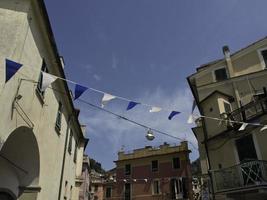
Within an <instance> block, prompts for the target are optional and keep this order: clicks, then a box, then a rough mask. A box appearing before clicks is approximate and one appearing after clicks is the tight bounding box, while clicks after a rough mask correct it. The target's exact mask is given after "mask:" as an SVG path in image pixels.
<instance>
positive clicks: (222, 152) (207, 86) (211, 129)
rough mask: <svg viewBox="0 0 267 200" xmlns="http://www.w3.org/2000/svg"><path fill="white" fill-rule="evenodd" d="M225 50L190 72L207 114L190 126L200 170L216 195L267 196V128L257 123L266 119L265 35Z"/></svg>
mask: <svg viewBox="0 0 267 200" xmlns="http://www.w3.org/2000/svg"><path fill="white" fill-rule="evenodd" d="M223 54H224V58H222V59H219V60H215V61H213V62H210V63H208V64H205V65H202V66H200V67H199V68H197V72H196V73H194V74H192V75H191V76H189V77H188V82H189V84H190V87H191V90H192V93H193V95H194V98H195V100H196V103H197V106H198V108H199V111H200V114H201V115H203V116H206V117H201V118H199V119H198V120H196V122H197V127H195V128H193V132H194V134H195V135H196V137H197V140H198V144H199V151H200V161H201V168H202V173H203V174H207V175H209V177H210V178H211V182H212V186H213V187H212V189H213V191H214V194H215V197H216V199H220V198H222V199H226V198H228V199H267V184H266V181H267V162H266V160H267V145H266V144H267V143H266V141H267V131H266V130H262V131H260V129H262V126H259V124H263V125H264V124H267V115H266V112H267V93H266V89H265V87H266V86H267V81H266V80H267V70H266V69H267V68H266V66H267V38H263V39H261V40H259V41H257V42H255V43H253V44H251V45H249V46H247V47H245V48H243V49H241V50H239V51H237V52H235V53H233V54H231V53H230V51H229V48H228V47H227V46H224V47H223ZM207 117H208V118H207ZM211 118H217V120H216V119H211ZM220 119H222V120H220ZM243 122H245V123H246V124H242V123H243ZM247 123H252V124H248V125H247ZM253 123H254V125H253ZM242 125H243V126H242ZM246 125H247V126H246ZM241 126H242V128H241ZM242 129H244V130H242Z"/></svg>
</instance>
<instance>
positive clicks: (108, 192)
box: [106, 187, 111, 198]
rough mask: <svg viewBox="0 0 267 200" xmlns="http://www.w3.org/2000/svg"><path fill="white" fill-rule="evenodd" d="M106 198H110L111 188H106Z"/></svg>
mask: <svg viewBox="0 0 267 200" xmlns="http://www.w3.org/2000/svg"><path fill="white" fill-rule="evenodd" d="M106 198H111V187H108V188H106Z"/></svg>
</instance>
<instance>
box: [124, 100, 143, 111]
mask: <svg viewBox="0 0 267 200" xmlns="http://www.w3.org/2000/svg"><path fill="white" fill-rule="evenodd" d="M138 104H140V103H137V102H134V101H130V102H129V104H128V107H127V110H131V109H132V108H133V107H135V106H136V105H138Z"/></svg>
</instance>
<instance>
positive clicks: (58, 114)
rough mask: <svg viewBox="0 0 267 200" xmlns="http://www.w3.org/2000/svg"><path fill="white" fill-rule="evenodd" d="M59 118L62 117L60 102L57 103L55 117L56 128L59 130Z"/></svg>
mask: <svg viewBox="0 0 267 200" xmlns="http://www.w3.org/2000/svg"><path fill="white" fill-rule="evenodd" d="M61 118H62V103H61V102H59V103H58V110H57V119H56V128H57V130H59V131H60V129H61Z"/></svg>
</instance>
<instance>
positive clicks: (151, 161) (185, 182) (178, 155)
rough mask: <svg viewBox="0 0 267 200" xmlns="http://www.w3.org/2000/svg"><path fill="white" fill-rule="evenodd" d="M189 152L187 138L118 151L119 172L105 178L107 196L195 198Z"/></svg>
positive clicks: (145, 199) (151, 199)
mask: <svg viewBox="0 0 267 200" xmlns="http://www.w3.org/2000/svg"><path fill="white" fill-rule="evenodd" d="M190 152H191V151H190V150H189V149H188V145H187V142H182V143H181V145H179V146H170V145H169V144H167V143H164V144H163V145H161V146H159V147H151V146H147V147H145V148H142V149H136V150H133V152H131V153H125V152H119V153H118V160H117V161H115V163H116V165H117V167H116V176H112V177H110V178H109V179H108V180H107V181H106V183H105V187H104V199H106V200H108V199H123V200H132V199H142V200H155V199H192V176H191V170H190V160H189V153H190ZM114 177H115V178H114Z"/></svg>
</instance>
